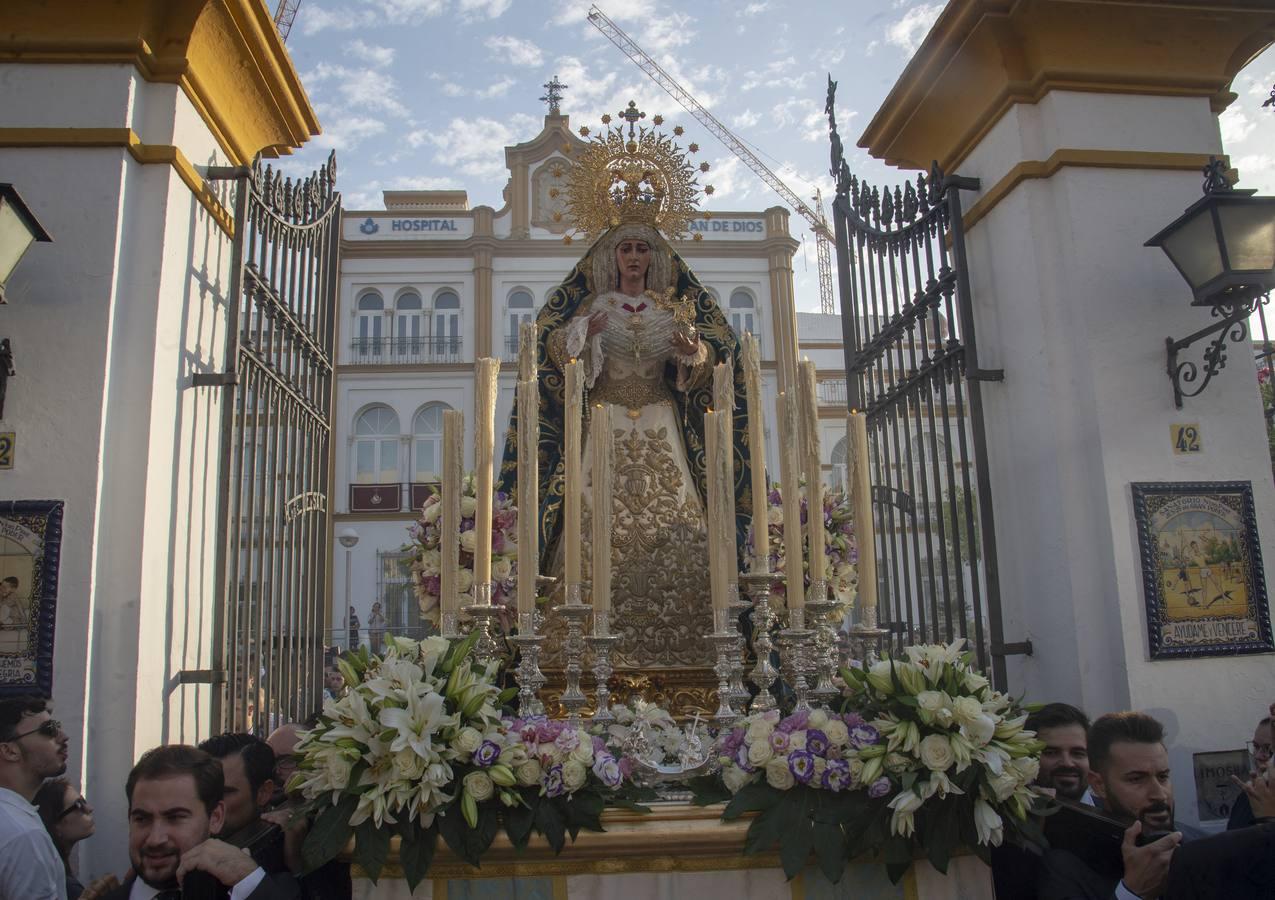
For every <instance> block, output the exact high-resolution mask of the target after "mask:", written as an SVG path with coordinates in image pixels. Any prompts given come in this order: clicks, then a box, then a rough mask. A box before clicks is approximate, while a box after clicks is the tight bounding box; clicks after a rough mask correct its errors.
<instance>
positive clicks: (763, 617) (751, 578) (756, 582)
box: [739, 572, 783, 712]
mask: <svg viewBox="0 0 1275 900" xmlns="http://www.w3.org/2000/svg"><path fill="white" fill-rule="evenodd" d="M739 578H740V581H742V582H743V583H744V589H745V590H746V591H747V592H748V595H749V596H750V597H752V598H753V652H754V653H755V654H756V655H757V664H756V665H755V666H753V671H752V672H751V673H750V676H749V679H750V680H751V681H752V683H753V684H754V685H756V687H757V696H756V697H754V698H753V702H752V704H751V705H750V706H749V707H748V710H749V712H765V711H767V710H771V709H774V708H775V706H776V703H775V697H774V695H773V694H771V692H770V686H771V685H772V684H774V683H775V679H777V678H778V677H779V673H778V672H776V671H775V667H774V666H773V665H771V662H770V651H771V649H772V646H773V645H772V644H771V641H770V627H771V625H772V624H773V623H774V613H773V612H772V611H771V608H770V591H771V588H772V586H774V585H775V584H777V583H779V581H781V580H782V579H783V576H782V575H776V574H774V573H773V572H749V573H747V574H744V575H740V576H739Z"/></svg>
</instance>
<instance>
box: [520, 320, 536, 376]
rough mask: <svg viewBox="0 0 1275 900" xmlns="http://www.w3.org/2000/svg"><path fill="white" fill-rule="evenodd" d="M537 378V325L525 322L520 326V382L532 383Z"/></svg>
mask: <svg viewBox="0 0 1275 900" xmlns="http://www.w3.org/2000/svg"><path fill="white" fill-rule="evenodd" d="M535 377H536V323H535V322H532V321H527V322H523V323H522V324H521V325H519V326H518V381H519V382H523V381H532V380H534V379H535Z"/></svg>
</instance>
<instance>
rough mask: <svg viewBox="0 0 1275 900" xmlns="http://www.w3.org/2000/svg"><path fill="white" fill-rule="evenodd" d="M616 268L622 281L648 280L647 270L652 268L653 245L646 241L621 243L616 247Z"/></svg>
mask: <svg viewBox="0 0 1275 900" xmlns="http://www.w3.org/2000/svg"><path fill="white" fill-rule="evenodd" d="M615 267H616V271H618V272H619V273H620V279H621V280H622V281H623V280H638V281H644V280H645V279H646V270H647V269H649V268H650V267H651V245H650V244H648V243H647V242H646V241H639V240H627V241H620V243H618V244H617V245H616V247H615Z"/></svg>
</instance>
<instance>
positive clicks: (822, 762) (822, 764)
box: [811, 756, 828, 784]
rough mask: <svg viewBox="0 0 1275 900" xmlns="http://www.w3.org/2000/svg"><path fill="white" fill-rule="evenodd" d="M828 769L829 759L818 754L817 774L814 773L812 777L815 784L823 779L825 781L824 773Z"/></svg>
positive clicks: (816, 760)
mask: <svg viewBox="0 0 1275 900" xmlns="http://www.w3.org/2000/svg"><path fill="white" fill-rule="evenodd" d="M827 770H828V760H826V759H824V758H823V757H822V756H816V757H815V774H814V777H813V778H811V781H812V782H814V783H815V784H819V783H820V782H821V781H823V773H824V772H826V771H827Z"/></svg>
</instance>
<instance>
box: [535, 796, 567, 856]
mask: <svg viewBox="0 0 1275 900" xmlns="http://www.w3.org/2000/svg"><path fill="white" fill-rule="evenodd" d="M560 802H561V798H560V797H559V798H555V799H553V800H550V799H548V798H544V799H542V800H541V801H540V803H539V804H537V805H536V830H537V831H539V832H540V833H541V834H543V835H544V836H545V840H546V841H548V842H549V846H550V847H552V848H553V852H554V853H561V852H562V848H563V847H564V846H565V845H566V843H567V835H566V831H567V819H566V816H565V815H564V813H563V812H562V810H560V809H559V808H558V804H559V803H560Z"/></svg>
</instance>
